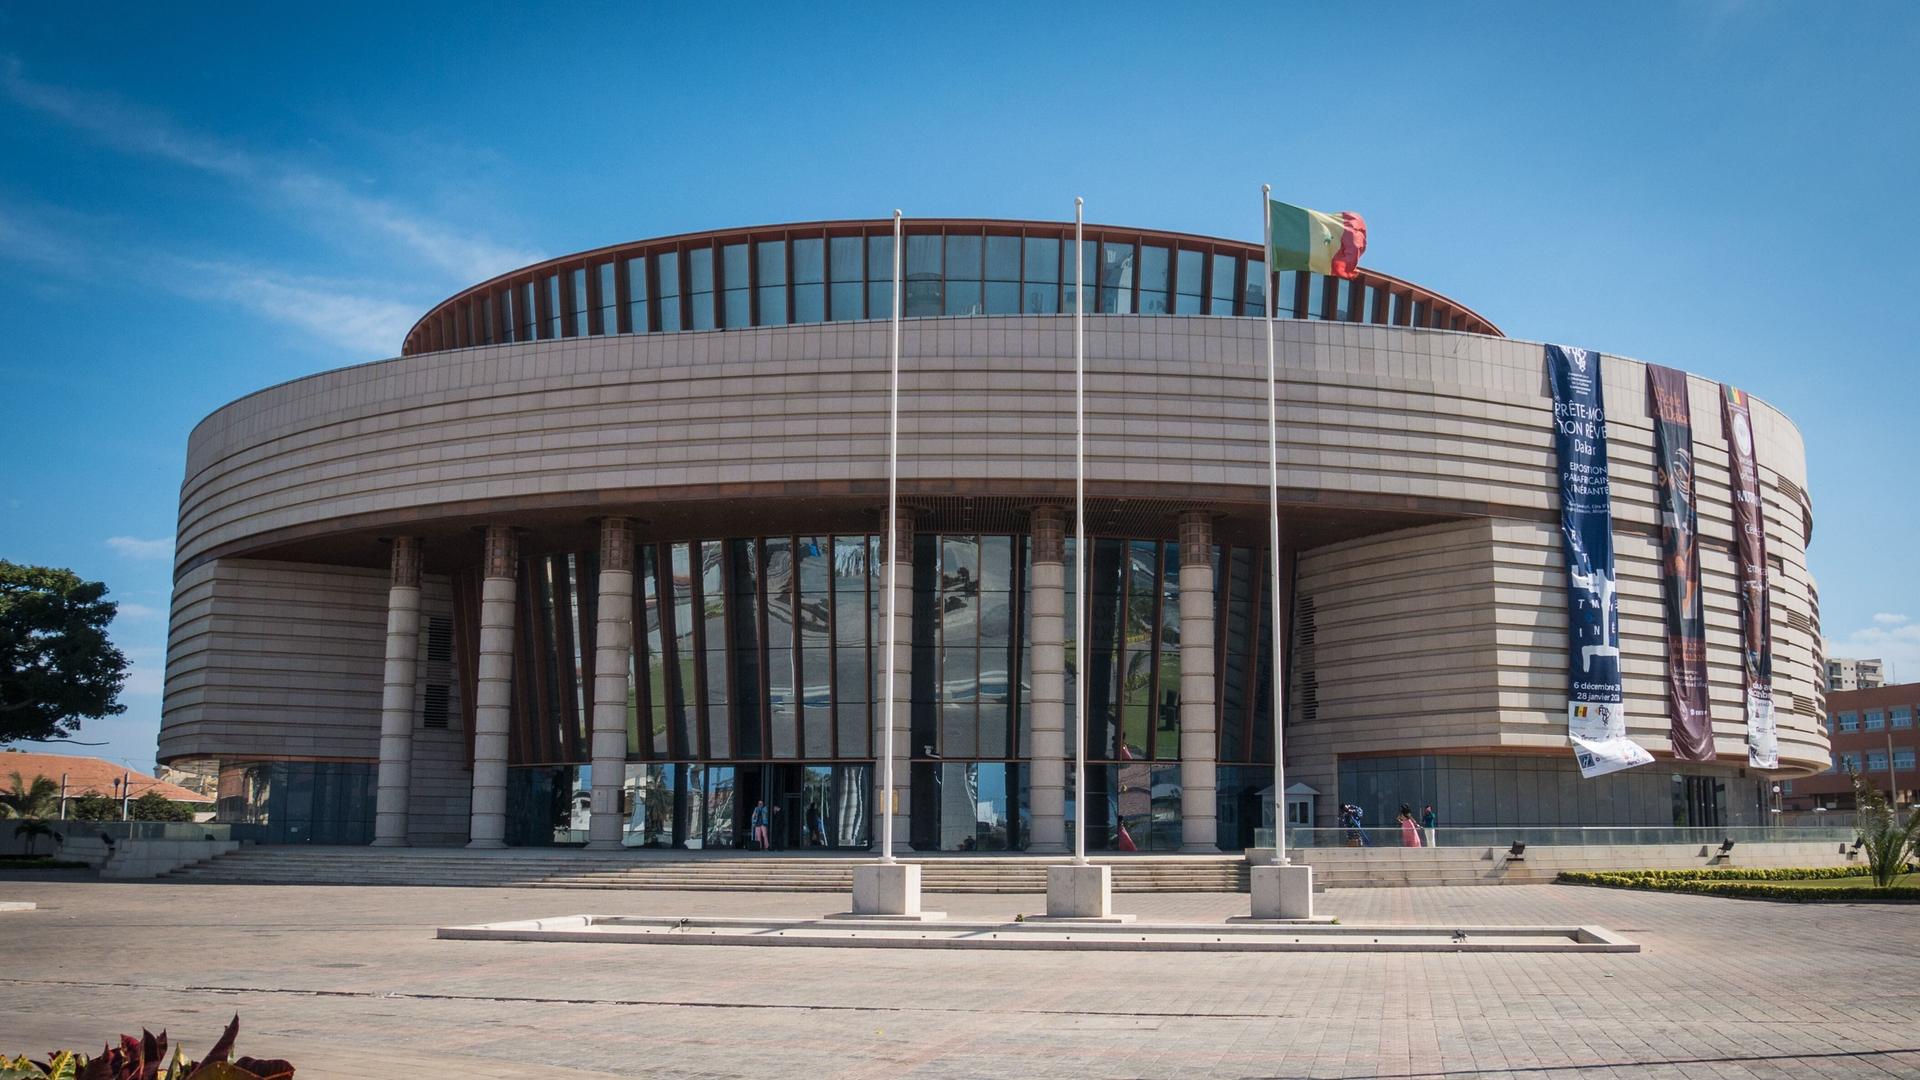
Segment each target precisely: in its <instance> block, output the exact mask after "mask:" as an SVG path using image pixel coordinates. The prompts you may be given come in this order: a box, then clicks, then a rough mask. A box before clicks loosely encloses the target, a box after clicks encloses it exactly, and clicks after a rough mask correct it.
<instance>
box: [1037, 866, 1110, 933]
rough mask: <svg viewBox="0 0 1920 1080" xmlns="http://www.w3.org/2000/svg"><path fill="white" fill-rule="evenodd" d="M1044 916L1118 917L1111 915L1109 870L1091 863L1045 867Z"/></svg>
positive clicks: (1072, 917)
mask: <svg viewBox="0 0 1920 1080" xmlns="http://www.w3.org/2000/svg"><path fill="white" fill-rule="evenodd" d="M1047 917H1048V918H1052V919H1101V920H1114V919H1117V918H1122V917H1120V916H1115V915H1114V913H1113V867H1111V866H1095V865H1093V864H1091V863H1069V864H1067V865H1065V866H1049V867H1047Z"/></svg>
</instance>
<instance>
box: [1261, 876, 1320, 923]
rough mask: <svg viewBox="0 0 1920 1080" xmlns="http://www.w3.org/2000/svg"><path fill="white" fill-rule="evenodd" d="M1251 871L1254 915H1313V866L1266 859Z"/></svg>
mask: <svg viewBox="0 0 1920 1080" xmlns="http://www.w3.org/2000/svg"><path fill="white" fill-rule="evenodd" d="M1251 874H1252V878H1253V888H1252V898H1253V917H1254V918H1256V919H1311V918H1313V867H1311V866H1308V865H1305V864H1304V863H1303V864H1300V865H1297V866H1294V865H1287V866H1282V865H1277V864H1272V863H1269V864H1267V865H1265V866H1255V867H1252V868H1251Z"/></svg>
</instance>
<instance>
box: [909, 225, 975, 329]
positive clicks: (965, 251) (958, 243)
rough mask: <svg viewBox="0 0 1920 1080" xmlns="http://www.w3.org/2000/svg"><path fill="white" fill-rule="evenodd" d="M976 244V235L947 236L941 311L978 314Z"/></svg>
mask: <svg viewBox="0 0 1920 1080" xmlns="http://www.w3.org/2000/svg"><path fill="white" fill-rule="evenodd" d="M980 248H981V240H980V237H978V236H949V237H947V264H946V275H945V276H946V296H945V307H944V312H945V314H948V315H978V314H980V312H981V300H980ZM907 250H908V251H912V250H913V249H912V247H911V245H909V247H908V249H907Z"/></svg>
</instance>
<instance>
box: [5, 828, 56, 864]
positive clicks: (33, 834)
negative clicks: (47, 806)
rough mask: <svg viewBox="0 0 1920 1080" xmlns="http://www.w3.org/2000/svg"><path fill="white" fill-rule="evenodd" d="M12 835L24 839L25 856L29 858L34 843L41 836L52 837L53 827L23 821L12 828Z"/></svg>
mask: <svg viewBox="0 0 1920 1080" xmlns="http://www.w3.org/2000/svg"><path fill="white" fill-rule="evenodd" d="M13 835H15V836H17V837H25V838H26V841H27V854H28V855H29V856H31V855H32V854H33V845H34V841H36V840H38V839H39V838H40V837H42V836H52V835H53V826H51V825H48V824H47V823H46V822H44V821H23V822H21V823H20V824H18V825H15V826H14V827H13Z"/></svg>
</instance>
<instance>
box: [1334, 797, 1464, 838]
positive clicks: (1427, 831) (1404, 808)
mask: <svg viewBox="0 0 1920 1080" xmlns="http://www.w3.org/2000/svg"><path fill="white" fill-rule="evenodd" d="M1365 817H1366V811H1364V810H1362V809H1360V807H1359V806H1358V805H1356V804H1354V803H1347V804H1346V805H1344V806H1342V807H1341V808H1340V827H1341V828H1343V829H1345V830H1347V843H1348V844H1349V845H1352V846H1356V847H1371V846H1373V839H1372V838H1371V837H1369V836H1368V835H1367V828H1366V826H1365V825H1363V824H1362V823H1361V822H1362V819H1364V818H1365ZM1439 824H1440V815H1438V814H1436V813H1434V812H1433V804H1432V803H1428V804H1427V807H1426V809H1425V810H1422V811H1421V812H1420V816H1419V818H1418V819H1416V818H1415V817H1414V814H1413V807H1411V806H1408V805H1407V804H1406V803H1401V804H1400V846H1402V847H1432V846H1433V845H1434V833H1435V830H1436V828H1438V826H1439Z"/></svg>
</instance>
